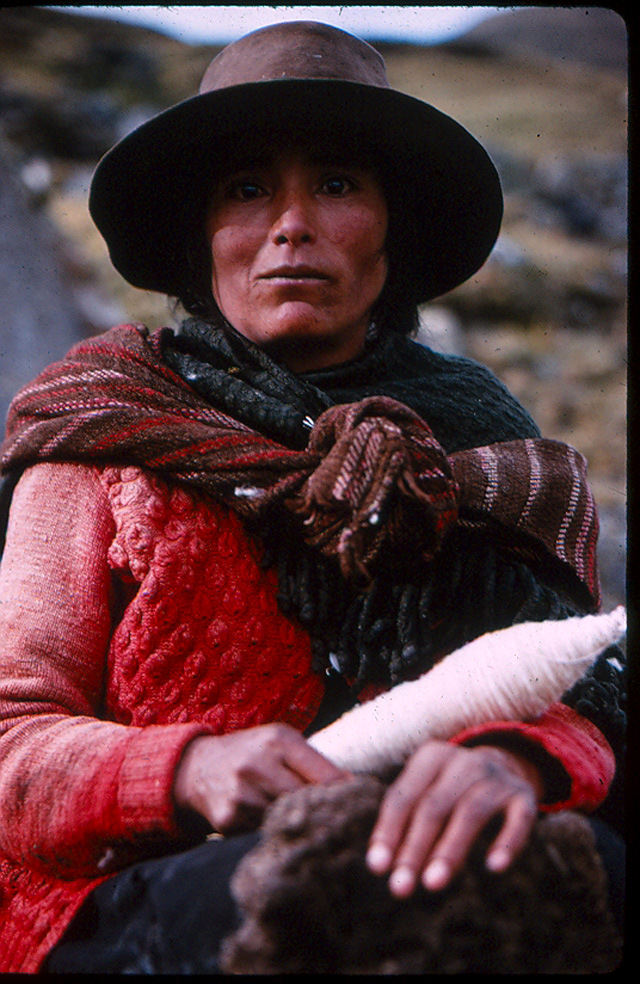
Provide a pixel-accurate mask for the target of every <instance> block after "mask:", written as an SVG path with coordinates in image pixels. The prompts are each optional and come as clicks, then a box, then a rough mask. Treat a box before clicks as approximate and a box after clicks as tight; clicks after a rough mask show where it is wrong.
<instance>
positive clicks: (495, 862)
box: [487, 848, 511, 871]
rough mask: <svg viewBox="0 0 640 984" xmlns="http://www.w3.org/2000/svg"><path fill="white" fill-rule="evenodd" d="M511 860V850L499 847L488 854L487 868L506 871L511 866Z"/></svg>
mask: <svg viewBox="0 0 640 984" xmlns="http://www.w3.org/2000/svg"><path fill="white" fill-rule="evenodd" d="M510 860H511V859H510V857H509V852H508V851H505V850H504V848H502V849H501V848H498V850H497V851H492V852H491V854H488V855H487V868H488V869H489V871H504V869H505V868H507V867H508V866H509V861H510Z"/></svg>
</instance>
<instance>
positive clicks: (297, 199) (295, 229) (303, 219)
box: [271, 195, 315, 246]
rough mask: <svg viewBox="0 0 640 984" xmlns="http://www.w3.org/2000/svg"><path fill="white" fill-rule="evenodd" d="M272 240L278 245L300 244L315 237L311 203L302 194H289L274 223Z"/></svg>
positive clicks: (308, 241)
mask: <svg viewBox="0 0 640 984" xmlns="http://www.w3.org/2000/svg"><path fill="white" fill-rule="evenodd" d="M271 234H272V240H273V242H274V243H275V244H276V245H278V246H284V245H287V244H289V245H291V246H299V245H301V244H302V243H310V242H312V240H313V239H314V237H315V231H314V224H313V217H312V215H311V207H310V203H309V202H307V201H306V200H305V199H303V197H302V196H300V195H293V196H289V197H288V198H287V200H286V201H285V202H284V203H283V205H282V208H281V210H280V212H279V214H278V217H277V218H276V220H275V222H274V223H273V227H272V230H271Z"/></svg>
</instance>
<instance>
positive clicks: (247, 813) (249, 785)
mask: <svg viewBox="0 0 640 984" xmlns="http://www.w3.org/2000/svg"><path fill="white" fill-rule="evenodd" d="M344 777H345V772H344V771H343V770H342V769H338V768H336V766H335V765H333V764H332V763H331V762H329V760H328V759H326V758H324V756H323V755H320V753H319V752H316V751H315V750H314V749H313V748H312V747H311V746H310V745H309V744H308V742H307V741H306V740H305V739H304V738H303V737H302V735H301V734H300V733H299V732H298V731H296V730H295V729H294V728H291V727H289V725H286V724H267V725H262V726H260V727H256V728H248V729H246V730H243V731H236V732H233V733H231V734H228V735H219V736H217V735H204V736H201V737H199V738H194V739H193V740H192V741H191V742H189V744H188V745H187V746H186V748H185V751H184V754H183V756H182V759H181V761H180V764H179V765H178V769H177V771H176V776H175V780H174V786H173V794H174V799H175V802H176V804H177V805H178V806H179V807H182V808H185V809H191V810H195V811H196V813H200V814H201V815H202V816H203V817H205V819H206V820H208V821H209V823H210V824H211V826H212V827H213V829H214V830H217V831H218V832H219V833H222V834H228V833H232V832H237V831H241V830H250V829H254V828H255V827H257V826H258V825H259V824H260V821H261V820H262V815H263V813H264V811H265V809H266V807H267V806H268V805H269V804H270V803H271V802H272V800H274V799H275V798H276V797H277V796H279V795H280V794H281V793H285V792H289V791H291V790H293V789H298V787H300V786H304V785H306V784H308V783H329V782H333V781H335V780H336V779H343V778H344Z"/></svg>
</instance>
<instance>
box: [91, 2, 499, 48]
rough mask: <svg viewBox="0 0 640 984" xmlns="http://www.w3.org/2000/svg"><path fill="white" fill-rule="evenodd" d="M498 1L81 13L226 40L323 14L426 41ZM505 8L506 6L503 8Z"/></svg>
mask: <svg viewBox="0 0 640 984" xmlns="http://www.w3.org/2000/svg"><path fill="white" fill-rule="evenodd" d="M498 9H499V8H497V7H483V6H466V5H462V4H460V5H457V6H449V7H439V6H432V5H431V4H421V5H419V6H408V5H404V4H394V5H392V6H374V5H370V4H366V5H362V6H360V5H358V6H357V5H351V4H349V5H347V6H341V5H338V4H336V5H333V4H317V5H315V6H309V7H307V6H301V5H299V4H295V5H294V4H289V5H286V4H281V5H257V6H249V5H248V4H242V5H235V6H222V5H220V4H212V5H200V6H187V5H182V4H175V5H166V6H158V7H155V6H149V5H147V4H144V5H138V6H116V5H111V4H107V5H101V6H85V5H80V6H77V7H75V11H74V12H76V13H80V14H87V15H97V16H100V17H105V16H111V17H115V18H116V19H118V20H126V21H129V22H130V23H133V24H138V25H141V26H144V27H151V28H154V29H155V30H159V31H163V32H164V33H166V34H169V35H171V36H173V37H176V38H178V39H179V40H181V41H184V42H186V43H192V44H201V43H204V44H226V43H227V42H228V41H233V40H235V39H236V38H238V37H240V36H241V35H242V34H246V33H247V32H249V31H252V30H254V29H255V28H258V27H262V26H264V25H266V24H273V23H276V22H277V21H286V20H320V21H323V22H324V23H328V24H333V25H335V26H336V27H342V28H344V29H345V30H347V31H354V32H356V33H357V34H359V35H360V36H361V37H371V38H375V39H376V40H379V41H382V40H388V41H410V42H415V43H423V42H430V41H444V40H447V39H448V38H452V37H455V36H456V34H459V33H461V32H462V31H464V30H467V29H468V28H470V27H472V26H473V25H474V24H476V23H478V21H480V20H482V19H483V18H485V17H487V16H490V15H491V14H493V13H495V12H496V11H497V10H498ZM503 9H504V8H503Z"/></svg>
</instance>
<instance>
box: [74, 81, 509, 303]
mask: <svg viewBox="0 0 640 984" xmlns="http://www.w3.org/2000/svg"><path fill="white" fill-rule="evenodd" d="M292 121H295V126H296V127H298V128H300V129H301V132H304V131H305V130H313V132H314V133H316V132H317V133H319V134H322V133H323V132H326V133H327V134H331V136H332V139H333V140H334V142H335V138H336V137H338V139H339V138H340V135H341V134H342V135H344V138H345V141H346V140H348V141H349V142H350V145H353V141H354V139H356V140H357V139H361V140H362V141H363V146H366V147H368V148H374V149H373V150H371V151H370V152H371V153H373V154H375V155H378V156H379V160H372V165H373V166H382V167H383V169H385V171H386V180H387V184H389V182H390V181H397V182H401V183H402V192H403V200H404V201H406V202H408V203H410V204H409V207H410V209H411V219H412V222H413V225H414V226H415V227H416V228H418V229H419V236H418V237H417V239H416V240H415V243H413V244H412V265H413V275H414V276H415V278H416V296H417V297H418V300H419V302H424V301H427V300H430V299H432V298H434V297H437V296H440V295H442V294H444V293H446V292H447V291H449V290H451V289H452V288H454V287H456V286H458V285H459V284H461V283H463V282H464V281H465V280H467V279H468V278H469V277H470V276H472V275H473V274H474V273H475V272H476V271H477V270H478V269H479V268H480V267H481V266H482V264H483V263H484V261H485V260H486V258H487V256H488V255H489V253H490V251H491V249H492V247H493V245H494V243H495V241H496V238H497V236H498V232H499V228H500V223H501V220H502V210H503V198H502V189H501V187H500V179H499V177H498V174H497V172H496V169H495V167H494V165H493V163H492V161H491V159H490V158H489V156H488V154H487V153H486V151H485V150H484V148H483V147H482V146H481V144H480V143H478V141H477V140H476V139H475V137H473V136H472V135H471V134H470V133H469V132H468V131H467V130H466V129H465V128H464V127H462V126H461V125H460V124H459V123H457V122H456V121H455V120H453V119H452V118H451V117H449V116H447V115H446V114H444V113H442V112H440V111H439V110H437V109H435V108H434V107H433V106H430V105H429V104H427V103H424V102H421V101H420V100H418V99H414V98H413V97H411V96H408V95H406V94H404V93H401V92H398V91H397V90H395V89H387V88H376V87H373V86H368V85H361V84H359V83H353V82H345V81H342V80H333V79H282V80H280V79H278V80H271V81H268V82H257V83H247V84H243V85H238V86H233V87H230V88H225V89H218V90H215V91H212V92H208V93H205V94H203V95H199V96H193V97H192V98H190V99H187V100H185V101H184V102H181V103H178V104H177V105H175V106H173V107H171V108H170V109H167V110H165V111H164V112H162V113H160V114H158V115H157V116H155V117H153V118H152V119H150V120H149V121H148V122H146V123H144V124H142V126H140V127H138V128H137V129H136V130H134V131H133V132H132V133H130V134H129V135H128V136H126V137H124V139H122V140H121V141H120V142H119V143H118V144H116V145H115V147H113V148H112V150H110V151H109V152H108V153H107V154H106V155H105V156H104V157H103V158H102V160H101V161H100V163H99V164H98V167H97V168H96V171H95V174H94V177H93V181H92V185H91V191H90V196H89V210H90V213H91V216H92V218H93V220H94V222H95V224H96V225H97V227H98V229H99V230H100V232H101V234H102V236H103V237H104V239H105V241H106V243H107V246H108V248H109V253H110V257H111V261H112V263H113V265H114V266H115V268H116V269H117V270H118V272H119V273H121V274H122V276H123V277H124V278H125V279H126V280H127V281H129V282H130V283H131V284H133V285H134V286H136V287H141V288H144V289H146V290H154V291H160V292H161V293H166V294H169V295H171V296H180V295H181V293H182V289H183V287H184V284H185V276H186V270H187V263H188V261H187V258H186V255H185V254H186V243H187V242H189V240H190V239H192V238H193V223H194V222H198V221H202V222H204V219H205V215H204V214H201V215H200V214H198V210H200V211H201V212H202V213H203V211H204V202H206V194H207V193H208V192H209V191H210V190H211V189H210V188H208V187H207V183H208V182H210V181H211V175H212V173H214V172H215V163H216V161H217V160H220V159H222V160H228V159H229V151H230V149H232V148H236V147H237V148H241V147H243V146H244V145H246V144H247V143H248V141H249V140H250V138H251V135H252V134H253V133H255V131H256V129H261V130H262V131H263V132H264V131H265V130H267V131H268V129H269V128H270V127H272V128H273V130H274V132H277V131H278V130H282V129H283V128H289V129H291V125H292ZM338 145H340V144H338ZM389 172H392V173H389Z"/></svg>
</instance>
